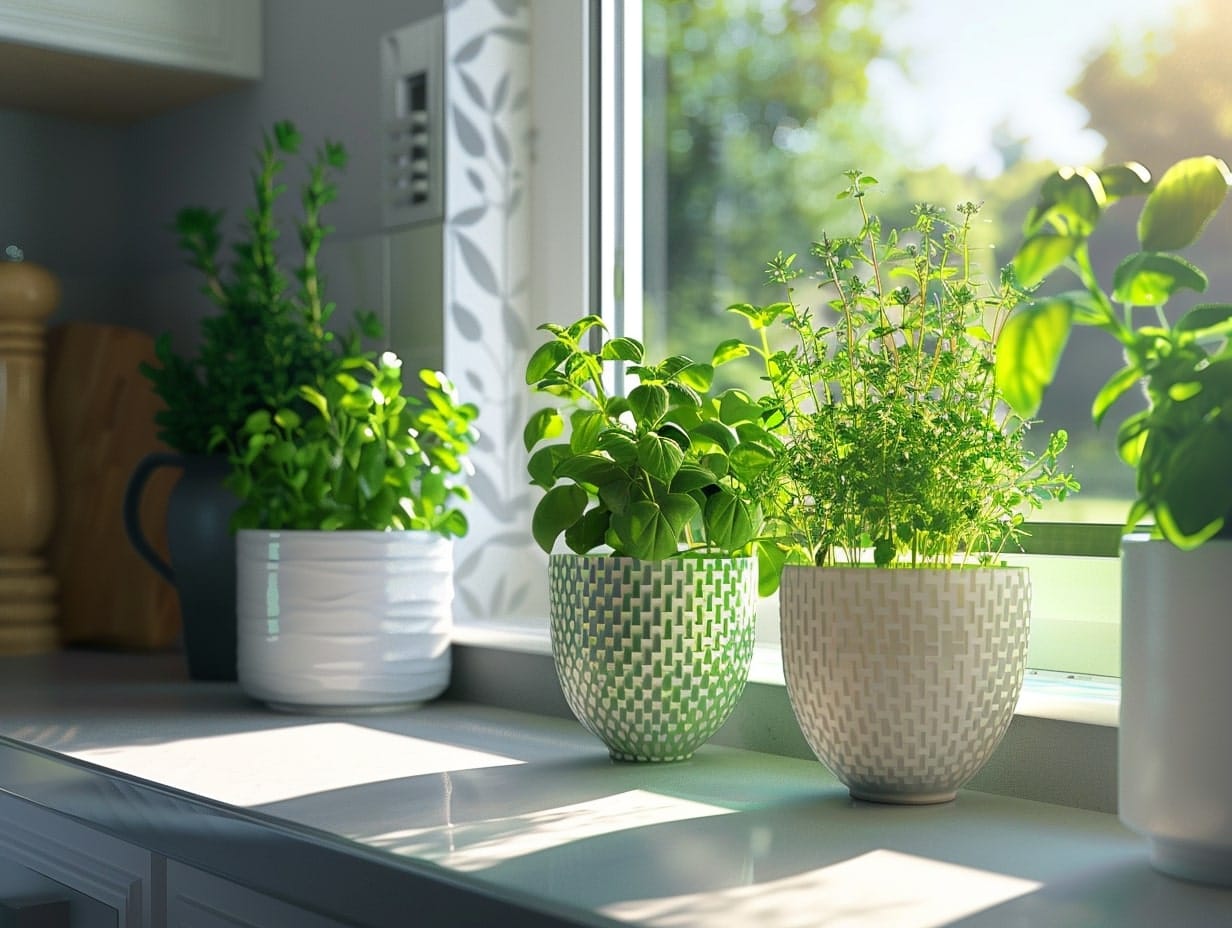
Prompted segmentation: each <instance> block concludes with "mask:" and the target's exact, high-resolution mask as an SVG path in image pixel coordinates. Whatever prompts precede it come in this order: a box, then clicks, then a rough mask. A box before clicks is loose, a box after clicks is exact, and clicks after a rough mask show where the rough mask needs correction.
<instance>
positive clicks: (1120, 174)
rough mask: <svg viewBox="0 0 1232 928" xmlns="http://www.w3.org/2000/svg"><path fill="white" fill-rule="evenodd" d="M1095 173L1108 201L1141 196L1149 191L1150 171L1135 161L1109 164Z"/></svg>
mask: <svg viewBox="0 0 1232 928" xmlns="http://www.w3.org/2000/svg"><path fill="white" fill-rule="evenodd" d="M1096 174H1097V175H1098V176H1099V180H1100V183H1101V184H1103V186H1104V193H1105V194H1106V195H1107V197H1108V202H1109V203H1112V202H1114V201H1116V200H1122V199H1124V198H1125V197H1135V196H1142V195H1143V194H1147V193H1150V191H1151V172H1150V171H1148V170H1147V169H1146V168H1145V167H1143V166H1142V165H1141V164H1139V163H1138V162H1137V161H1126V162H1125V163H1124V164H1110V165H1108V166H1107V167H1104V168H1100V169H1099V170H1098V171H1097V172H1096Z"/></svg>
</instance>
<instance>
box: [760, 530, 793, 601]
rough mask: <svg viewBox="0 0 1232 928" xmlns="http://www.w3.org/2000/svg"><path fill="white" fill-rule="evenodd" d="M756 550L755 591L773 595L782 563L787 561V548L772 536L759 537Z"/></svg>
mask: <svg viewBox="0 0 1232 928" xmlns="http://www.w3.org/2000/svg"><path fill="white" fill-rule="evenodd" d="M756 552H757V593H758V595H760V596H773V595H774V593H775V591H776V590H778V588H779V579H780V578H781V576H782V573H783V565H784V564H785V563H787V550H786V549H785V548H783V547H781V546H780V545H779V544H777V543H776V542H775V540H774V539H772V538H759V539H758V540H757V545H756Z"/></svg>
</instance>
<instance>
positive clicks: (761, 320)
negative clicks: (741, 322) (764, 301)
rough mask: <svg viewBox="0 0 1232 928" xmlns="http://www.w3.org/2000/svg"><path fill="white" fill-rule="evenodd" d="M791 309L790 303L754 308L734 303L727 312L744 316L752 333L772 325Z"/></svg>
mask: <svg viewBox="0 0 1232 928" xmlns="http://www.w3.org/2000/svg"><path fill="white" fill-rule="evenodd" d="M789 309H791V304H790V303H771V304H770V305H769V306H754V305H753V304H752V303H736V304H734V305H732V306H729V307H727V311H728V312H730V313H735V314H736V315H738V316H744V318H745V319H747V320H748V321H749V326H750V328H752V329H753V330H754V331H756V330H758V329H765V328H769V327H770V326H771V325H773V324H774V320H775V319H777V318H778V317H779V316H781V315H782V314H783V313H785V312H787V310H789Z"/></svg>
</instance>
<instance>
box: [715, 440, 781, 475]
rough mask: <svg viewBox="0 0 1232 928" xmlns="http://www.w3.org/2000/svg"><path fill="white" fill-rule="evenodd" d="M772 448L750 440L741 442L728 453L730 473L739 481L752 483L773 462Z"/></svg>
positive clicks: (773, 453)
mask: <svg viewBox="0 0 1232 928" xmlns="http://www.w3.org/2000/svg"><path fill="white" fill-rule="evenodd" d="M774 459H775V452H774V449H773V448H768V447H766V446H765V445H761V444H756V443H752V442H741V443H740V444H739V445H737V446H736V447H735V448H733V449H732V452H731V454H729V455H728V458H727V460H728V462H729V463H730V465H731V473H732V474H733V475H734V476H735V478H736V479H737V480H739V481H740V482H741V483H752V482H753V481H754V480H756V479H757V477H758V476H759V475H760V474H761V472H762V471H764V470H765V469H766V468H767V467H769V466H770V465H771V464H773V463H774Z"/></svg>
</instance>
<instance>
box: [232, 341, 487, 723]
mask: <svg viewBox="0 0 1232 928" xmlns="http://www.w3.org/2000/svg"><path fill="white" fill-rule="evenodd" d="M420 379H421V381H422V390H423V394H424V395H423V398H420V397H417V396H404V395H403V392H402V390H403V384H402V369H401V363H400V361H399V360H398V358H397V357H396V356H395V355H394V354H393V353H392V352H385V353H384V354H382V355H381V356H380V358H379V359H376V360H375V361H374V360H370V359H368V358H367V357H366V356H364V355H363V354H361V353H359V352H358V346H354V345H353V346H352V347H351V349H349V350H348V351H347V352H344V353H343V354H341V355H340V356H339V357H338V359H337V361H336V363H335V369H334V370H332V371H330V372H328V373H327V374H326V375H324V376H323V377H322V379H321V380H320V381H319V382H318V383H317V384H306V385H303V386H301V387H300V390H299V395H300V397H301V398H302V399H303V400H304V401H305V402H306V404H307V406H308V411H307V412H306V413H304V414H303V415H301V414H300V412H297V411H296V409H295V408H291V407H284V408H281V409H277V410H257V411H256V412H254V413H252V414H250V415H249V417H248V419H247V420H246V421H245V423H244V426H243V428H242V429H241V431H240V435H239V436H238V441H237V442H236V443H235V444H234V445H231V446H230V447H231V454H230V461H231V464H232V471H231V473H230V475H229V476H228V478H227V485H228V487H230V489H231V490H232V491H234V493H235V494H236V496H237V497H238V498H239V500H240V504H239V508H238V509H237V510H236V513H235V517H234V520H233V521H234V524H235V527H236V528H237V529H238V536H237V556H238V620H239V681H240V686H241V687H242V688H243V689H244V691H245V692H247V693H248V694H249V695H251V696H253V697H254V698H256V699H259V700H262V701H264V702H266V703H269V704H270V705H273V706H276V707H280V708H291V709H295V710H299V711H321V710H335V709H357V708H389V707H395V706H404V705H409V704H414V703H419V702H423V701H425V700H428V699H432V698H434V697H436V696H438V695H439V694H440V693H441V692H442V691H444V689H445V687H446V686H447V685H448V683H449V672H450V651H449V647H450V638H451V635H452V627H453V626H452V611H451V603H452V600H453V562H452V542H451V539H452V538H454V537H459V536H461V535H464V534H465V533H466V530H467V521H466V517H465V516H464V515H463V513H462V512H461V511H460V510H459V509H458V508H457V506H456V504H457V502H458V501H460V500H465V499H468V498H469V493H468V490H467V487H466V484H465V478H466V473H467V466H468V463H467V457H466V455H467V452H468V450H469V448H470V446H471V444H472V443H473V441H474V439H475V437H476V433H475V429H474V425H473V423H474V420H475V418H476V416H477V410H476V408H475V407H474V406H473V405H471V404H468V403H462V402H460V401H459V399H458V397H457V394H456V392H455V390H454V387H453V385H452V384H451V383H450V381H449V380H448V379H447V378H446V377H445V376H444V375H443V374H441V373H436V372H432V371H421V372H420ZM216 435H217V438H218V440H219V441H220V442H221V443H223V444H229V440H228V436H227V435H226V434H225V432H224V431H223V430H222V429H221V428H219V429H218V430H217V431H216Z"/></svg>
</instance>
